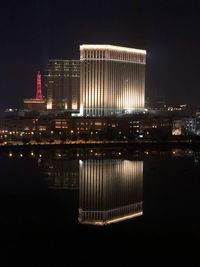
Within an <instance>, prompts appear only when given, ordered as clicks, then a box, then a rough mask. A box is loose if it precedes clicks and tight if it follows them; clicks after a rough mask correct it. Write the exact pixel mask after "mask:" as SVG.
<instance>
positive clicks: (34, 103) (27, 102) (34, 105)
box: [24, 98, 46, 111]
mask: <svg viewBox="0 0 200 267" xmlns="http://www.w3.org/2000/svg"><path fill="white" fill-rule="evenodd" d="M45 108H46V101H45V99H35V98H33V99H24V109H25V110H34V111H44V110H45Z"/></svg>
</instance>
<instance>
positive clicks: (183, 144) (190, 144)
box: [0, 140, 200, 150]
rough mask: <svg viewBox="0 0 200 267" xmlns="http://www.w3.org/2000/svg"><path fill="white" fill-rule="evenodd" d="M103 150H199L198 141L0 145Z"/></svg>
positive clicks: (27, 147) (2, 148)
mask: <svg viewBox="0 0 200 267" xmlns="http://www.w3.org/2000/svg"><path fill="white" fill-rule="evenodd" d="M90 147H96V148H98V147H99V148H104V147H124V148H135V149H148V148H149V149H164V148H185V149H186V148H190V149H191V148H192V149H194V150H196V149H200V141H199V140H198V141H194V140H191V141H190V140H181V141H148V142H147V141H140V142H120V141H116V142H115V141H104V142H101V141H97V142H76V141H72V142H68V143H56V144H55V143H37V144H17V143H16V144H6V145H0V150H7V149H15V148H16V149H18V148H20V149H21V148H26V149H30V148H45V149H46V148H90Z"/></svg>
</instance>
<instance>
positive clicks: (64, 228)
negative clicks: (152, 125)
mask: <svg viewBox="0 0 200 267" xmlns="http://www.w3.org/2000/svg"><path fill="white" fill-rule="evenodd" d="M0 169H1V175H0V242H1V266H19V264H22V263H25V264H26V266H76V265H79V266H82V265H84V264H85V265H88V266H97V265H101V266H107V265H108V264H109V265H111V266H113V265H115V264H117V263H118V264H120V265H121V266H136V265H137V266H139V265H140V266H182V265H183V264H187V265H188V266H199V265H200V259H199V250H200V216H199V215H200V159H199V153H198V152H193V151H192V150H176V149H173V150H169V151H134V150H131V149H123V148H112V149H95V148H92V149H90V148H88V149H71V150H69V149H68V150H64V149H63V150H56V149H47V150H42V149H37V150H34V149H33V150H31V149H26V150H25V149H23V150H20V149H15V150H12V149H11V150H10V151H4V152H2V153H0ZM11 261H12V262H14V264H13V263H12V264H11Z"/></svg>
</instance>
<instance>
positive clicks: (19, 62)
mask: <svg viewBox="0 0 200 267" xmlns="http://www.w3.org/2000/svg"><path fill="white" fill-rule="evenodd" d="M184 2H186V1H166V0H165V1H152V0H149V1H142V0H137V1H135V0H129V1H128V0H123V1H113V0H110V1H109V0H107V1H105V0H93V1H91V0H88V1H87V0H83V1H74V0H71V1H68V0H65V1H60V0H56V1H55V0H54V1H51V0H48V1H45V0H35V1H33V0H29V1H20V0H18V1H11V0H7V1H4V2H1V8H0V13H1V15H0V61H1V64H0V68H1V69H0V92H1V97H0V108H4V107H9V106H12V107H20V106H22V100H23V98H29V97H33V96H34V93H35V83H36V80H35V79H36V73H37V70H39V69H40V70H41V72H42V73H44V68H45V65H46V63H47V60H48V59H49V58H74V59H76V58H79V44H83V43H106V44H116V45H123V46H127V47H134V48H142V49H146V50H147V67H146V95H147V96H151V97H153V98H158V99H162V98H165V100H166V101H167V102H169V103H172V104H179V103H185V102H187V103H190V104H195V105H200V15H199V14H200V5H199V4H196V3H195V2H192V1H188V2H187V4H183V3H184Z"/></svg>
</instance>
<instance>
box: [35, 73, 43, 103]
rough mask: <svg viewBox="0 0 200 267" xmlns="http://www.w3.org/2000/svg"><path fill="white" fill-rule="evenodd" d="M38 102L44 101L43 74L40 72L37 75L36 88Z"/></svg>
mask: <svg viewBox="0 0 200 267" xmlns="http://www.w3.org/2000/svg"><path fill="white" fill-rule="evenodd" d="M35 98H36V99H37V100H40V99H42V81H41V74H40V71H38V74H37V87H36V97H35Z"/></svg>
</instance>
